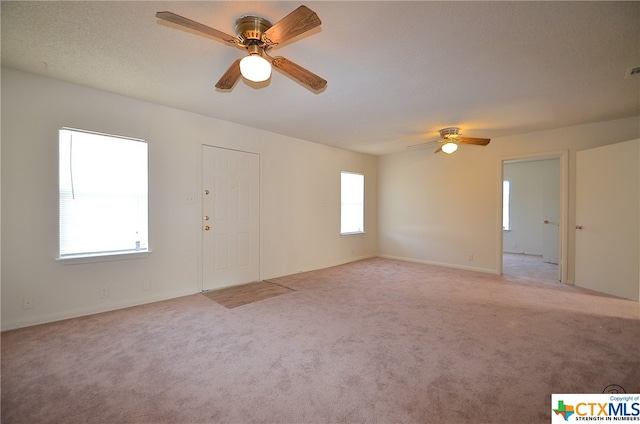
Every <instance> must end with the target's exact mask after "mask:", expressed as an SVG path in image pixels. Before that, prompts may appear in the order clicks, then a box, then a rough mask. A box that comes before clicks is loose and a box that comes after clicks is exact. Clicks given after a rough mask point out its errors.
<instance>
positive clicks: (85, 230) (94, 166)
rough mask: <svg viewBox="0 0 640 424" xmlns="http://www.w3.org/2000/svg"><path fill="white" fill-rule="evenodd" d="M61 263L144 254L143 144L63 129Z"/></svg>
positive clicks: (145, 185)
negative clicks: (73, 258)
mask: <svg viewBox="0 0 640 424" xmlns="http://www.w3.org/2000/svg"><path fill="white" fill-rule="evenodd" d="M59 137H60V138H59V157H58V161H59V180H58V185H59V207H60V258H61V259H64V258H72V257H87V256H104V255H114V254H123V253H135V252H141V251H143V252H144V251H148V245H149V243H148V241H149V236H148V224H147V221H148V206H147V205H148V200H147V199H148V195H147V191H148V172H147V170H148V155H147V143H146V142H144V141H143V140H137V139H132V138H125V137H118V136H112V135H106V134H97V133H92V132H87V131H81V130H74V129H69V128H62V129H61V130H60V134H59Z"/></svg>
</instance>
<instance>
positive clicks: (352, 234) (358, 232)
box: [340, 231, 365, 237]
mask: <svg viewBox="0 0 640 424" xmlns="http://www.w3.org/2000/svg"><path fill="white" fill-rule="evenodd" d="M364 233H365V232H364V231H354V232H353V233H340V237H342V236H357V235H358V234H364Z"/></svg>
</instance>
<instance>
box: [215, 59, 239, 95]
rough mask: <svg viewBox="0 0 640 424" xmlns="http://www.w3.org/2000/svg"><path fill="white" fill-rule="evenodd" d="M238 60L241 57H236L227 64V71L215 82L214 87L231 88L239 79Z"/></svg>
mask: <svg viewBox="0 0 640 424" xmlns="http://www.w3.org/2000/svg"><path fill="white" fill-rule="evenodd" d="M240 60H242V58H239V59H236V61H235V62H233V63H232V64H231V66H229V69H227V72H225V73H224V75H222V77H221V78H220V80H218V82H217V83H216V88H219V89H221V90H231V89H232V88H233V86H234V85H235V84H236V82H238V80H239V79H240Z"/></svg>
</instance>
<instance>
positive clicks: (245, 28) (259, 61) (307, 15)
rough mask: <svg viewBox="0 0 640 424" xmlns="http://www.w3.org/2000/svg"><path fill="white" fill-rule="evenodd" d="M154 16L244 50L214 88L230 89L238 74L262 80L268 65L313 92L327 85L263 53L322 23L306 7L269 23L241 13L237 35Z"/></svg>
mask: <svg viewBox="0 0 640 424" xmlns="http://www.w3.org/2000/svg"><path fill="white" fill-rule="evenodd" d="M156 17H157V18H158V19H162V20H164V21H168V22H171V23H174V24H176V25H180V26H182V27H185V28H189V29H191V30H194V31H197V32H200V33H202V34H205V35H208V36H210V37H214V38H217V39H219V40H222V41H224V42H226V43H228V44H229V45H230V46H234V47H239V48H241V49H245V50H247V52H248V55H247V56H245V57H242V58H239V59H237V60H236V61H234V62H233V63H232V64H231V66H230V67H229V69H227V71H226V72H225V73H224V74H223V75H222V77H221V78H220V80H219V81H218V82H217V83H216V88H219V89H221V90H230V89H231V88H233V86H234V85H235V83H236V82H237V81H238V80H239V79H240V77H241V76H244V77H245V78H247V79H249V80H250V81H253V82H262V81H266V80H267V79H269V77H270V75H271V66H273V67H274V68H276V69H278V70H279V71H281V72H282V73H284V74H286V75H288V76H290V77H291V78H293V79H294V80H296V81H298V82H300V83H301V84H303V85H305V86H306V87H308V88H310V89H311V90H313V91H321V90H323V89H324V88H325V87H326V85H327V81H326V80H324V79H323V78H321V77H319V76H318V75H316V74H314V73H313V72H311V71H308V70H307V69H305V68H303V67H302V66H300V65H298V64H296V63H294V62H292V61H290V60H288V59H286V58H284V57H282V56H276V57H271V56H269V54H268V53H267V51H268V50H269V49H271V48H273V47H276V46H277V45H278V44H282V43H284V42H286V41H288V40H290V39H292V38H294V37H297V36H298V35H300V34H303V33H305V32H307V31H309V30H311V29H313V28H315V27H317V26H319V25H320V24H321V23H322V22H321V21H320V18H319V17H318V15H317V14H316V13H315V12H314V11H312V10H311V9H309V8H308V7H306V6H300V7H298V8H297V9H296V10H294V11H293V12H291V13H289V14H288V15H287V16H285V17H284V18H282V19H281V20H280V21H278V22H276V23H275V24H273V25H272V24H271V23H270V22H269V21H268V20H266V19H264V18H261V17H259V16H243V17H241V18H239V19H238V20H237V21H236V33H237V36H232V35H229V34H227V33H224V32H222V31H219V30H217V29H215V28H211V27H209V26H207V25H204V24H201V23H199V22H196V21H192V20H191V19H188V18H185V17H183V16H180V15H176V14H175V13H172V12H158V13H156ZM265 57H266V58H268V59H269V60H267V59H265ZM269 61H270V64H269Z"/></svg>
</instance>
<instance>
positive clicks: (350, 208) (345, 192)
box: [340, 172, 364, 234]
mask: <svg viewBox="0 0 640 424" xmlns="http://www.w3.org/2000/svg"><path fill="white" fill-rule="evenodd" d="M340 208H341V214H340V234H358V233H364V175H362V174H355V173H353V172H342V173H341V174H340Z"/></svg>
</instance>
